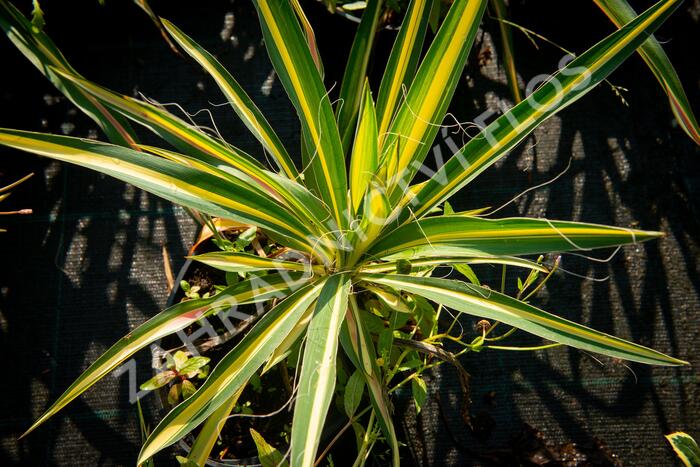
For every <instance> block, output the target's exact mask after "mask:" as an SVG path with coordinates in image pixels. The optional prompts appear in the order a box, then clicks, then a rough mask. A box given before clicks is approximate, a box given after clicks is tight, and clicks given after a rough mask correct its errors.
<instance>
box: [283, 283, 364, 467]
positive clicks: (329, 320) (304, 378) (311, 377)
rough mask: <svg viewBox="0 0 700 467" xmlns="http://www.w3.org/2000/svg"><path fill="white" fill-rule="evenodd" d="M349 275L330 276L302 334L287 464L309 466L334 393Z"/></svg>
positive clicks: (311, 463) (348, 292) (314, 454)
mask: <svg viewBox="0 0 700 467" xmlns="http://www.w3.org/2000/svg"><path fill="white" fill-rule="evenodd" d="M349 294H350V274H347V273H342V274H335V275H333V276H330V277H329V278H328V280H327V281H326V283H325V285H324V286H323V290H321V294H320V295H319V297H318V301H317V302H316V308H315V309H314V313H313V315H312V317H311V321H310V322H309V326H308V329H307V330H306V342H305V344H304V356H303V359H302V364H301V374H300V375H299V385H298V388H297V398H296V403H295V404H294V418H293V423H292V433H291V452H290V457H291V461H292V462H291V464H292V465H294V466H309V467H311V466H313V465H314V462H315V461H316V451H317V449H318V444H319V442H320V440H321V431H322V430H323V425H324V421H325V419H326V413H327V412H328V408H329V407H330V404H331V400H332V397H333V394H334V389H335V361H336V358H337V355H336V354H337V351H338V334H339V333H340V325H341V324H342V322H343V319H344V317H345V311H346V310H347V308H348V295H349Z"/></svg>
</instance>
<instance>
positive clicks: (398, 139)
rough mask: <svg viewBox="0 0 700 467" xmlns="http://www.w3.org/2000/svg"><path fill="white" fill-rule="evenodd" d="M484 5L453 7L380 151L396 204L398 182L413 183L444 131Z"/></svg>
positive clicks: (472, 1)
mask: <svg viewBox="0 0 700 467" xmlns="http://www.w3.org/2000/svg"><path fill="white" fill-rule="evenodd" d="M486 3H487V2H486V0H455V1H454V2H453V3H452V6H451V7H450V11H449V13H448V14H447V17H446V18H445V21H444V22H443V23H442V26H440V30H439V31H438V33H437V35H436V36H435V39H434V40H433V42H432V44H431V45H430V48H429V49H428V52H427V53H426V55H425V58H424V59H423V61H422V62H421V64H420V67H419V68H418V71H417V72H416V76H415V78H414V79H413V82H412V83H411V87H410V89H409V90H408V93H407V94H406V98H405V99H404V100H402V102H401V103H400V105H399V107H398V111H397V114H396V117H395V118H394V120H393V123H392V125H391V126H390V127H389V134H388V135H386V137H385V139H384V144H383V145H382V147H381V153H382V156H383V158H384V159H383V161H384V164H385V166H386V171H387V180H390V182H389V188H390V194H391V195H392V196H390V199H392V200H393V199H394V198H395V197H396V196H398V195H400V193H401V190H400V187H401V184H400V183H399V181H403V182H404V183H405V182H406V181H410V180H411V179H412V178H413V177H412V176H413V174H415V173H416V172H417V171H418V167H420V165H421V163H422V162H423V159H424V158H425V155H426V154H427V153H428V151H429V150H430V142H432V141H433V139H434V138H435V135H436V134H437V132H438V130H439V129H440V124H441V123H442V120H443V118H444V117H445V114H446V113H447V106H448V105H449V103H450V101H451V100H452V95H453V94H454V91H455V89H456V87H457V83H458V82H459V78H460V76H461V75H462V69H463V68H464V65H465V63H466V61H467V56H468V54H469V51H470V50H471V46H472V43H473V42H474V38H475V37H476V32H477V30H478V28H479V24H480V23H481V17H482V15H483V13H484V10H485V9H486Z"/></svg>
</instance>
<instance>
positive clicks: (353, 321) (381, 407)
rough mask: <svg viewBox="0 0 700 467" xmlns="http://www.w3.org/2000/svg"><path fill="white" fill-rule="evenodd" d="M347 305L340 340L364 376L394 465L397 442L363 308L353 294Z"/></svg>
mask: <svg viewBox="0 0 700 467" xmlns="http://www.w3.org/2000/svg"><path fill="white" fill-rule="evenodd" d="M348 304H349V307H348V310H347V312H346V318H345V321H344V322H343V325H342V327H341V330H340V336H339V339H340V343H341V345H342V346H343V349H344V350H345V354H346V355H347V356H348V357H349V358H350V360H351V361H352V363H353V364H354V365H355V368H357V369H358V370H359V371H360V372H361V374H362V376H363V377H364V379H365V384H366V385H367V390H368V392H369V398H370V401H371V403H372V407H373V409H374V413H375V414H376V417H377V421H378V422H379V427H380V428H381V430H382V434H383V435H384V438H385V439H386V440H387V443H389V446H390V447H391V464H392V465H393V466H398V465H399V464H400V457H399V441H398V438H397V437H396V430H395V429H394V422H393V418H392V410H391V403H390V402H389V395H388V394H387V389H386V385H385V384H384V381H383V377H382V373H381V372H380V370H379V366H378V365H377V355H376V352H375V350H374V344H373V342H372V337H371V336H370V334H369V332H368V331H367V328H366V326H365V325H364V323H363V311H362V310H361V309H360V307H359V305H358V303H357V298H356V296H355V295H350V297H349V299H348Z"/></svg>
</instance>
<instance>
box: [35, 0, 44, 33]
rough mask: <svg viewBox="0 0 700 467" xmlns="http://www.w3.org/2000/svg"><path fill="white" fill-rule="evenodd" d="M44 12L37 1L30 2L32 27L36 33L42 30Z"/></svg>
mask: <svg viewBox="0 0 700 467" xmlns="http://www.w3.org/2000/svg"><path fill="white" fill-rule="evenodd" d="M45 24H46V21H44V12H43V11H42V9H41V5H39V0H32V26H34V27H35V28H36V30H37V31H42V30H43V29H44V25H45Z"/></svg>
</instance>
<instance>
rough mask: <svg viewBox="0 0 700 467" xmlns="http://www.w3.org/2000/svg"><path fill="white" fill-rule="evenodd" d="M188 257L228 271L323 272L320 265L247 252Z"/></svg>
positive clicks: (224, 252) (219, 252)
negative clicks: (277, 270)
mask: <svg viewBox="0 0 700 467" xmlns="http://www.w3.org/2000/svg"><path fill="white" fill-rule="evenodd" d="M190 258H191V259H193V260H195V261H199V262H200V263H203V264H206V265H208V266H211V267H213V268H215V269H219V270H221V271H228V272H254V271H269V270H275V269H283V270H287V271H299V272H304V271H306V272H308V273H309V274H312V273H315V274H323V273H325V270H324V269H323V267H322V266H314V265H310V264H308V263H303V262H301V263H300V262H294V261H285V260H280V259H276V258H264V257H262V256H256V255H251V254H249V253H233V252H228V251H214V252H211V253H204V254H201V255H197V256H190ZM300 259H301V258H300Z"/></svg>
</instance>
